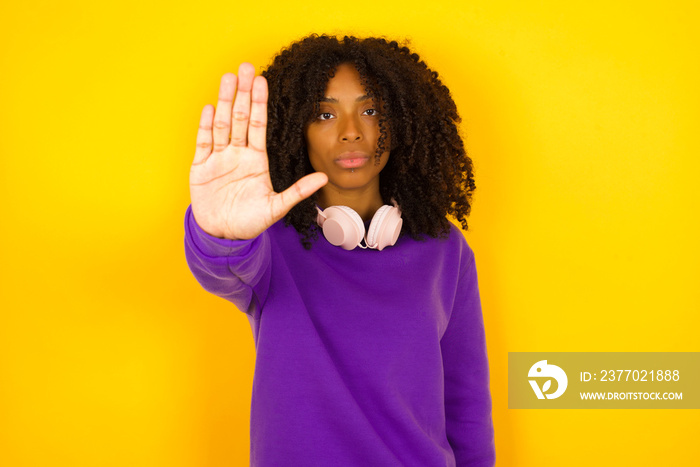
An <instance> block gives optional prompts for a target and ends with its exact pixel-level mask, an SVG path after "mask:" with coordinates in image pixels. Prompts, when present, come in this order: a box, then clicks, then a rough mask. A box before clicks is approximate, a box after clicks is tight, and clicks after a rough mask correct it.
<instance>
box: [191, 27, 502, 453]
mask: <svg viewBox="0 0 700 467" xmlns="http://www.w3.org/2000/svg"><path fill="white" fill-rule="evenodd" d="M254 74H255V73H254V68H253V66H252V65H250V64H246V63H244V64H242V65H241V66H240V68H239V71H238V76H235V75H233V74H226V75H224V76H223V78H222V81H221V88H220V91H219V102H218V105H217V107H216V109H214V108H213V107H212V106H209V105H208V106H206V107H205V108H204V110H203V112H202V117H201V121H200V127H199V132H198V135H197V149H196V152H195V158H194V162H193V164H192V168H191V173H190V193H191V200H192V204H191V206H190V208H188V210H187V214H186V220H185V231H186V237H185V246H186V255H187V260H188V264H189V266H190V269H191V270H192V272H193V274H194V275H195V277H196V278H197V280H198V281H199V282H200V283H201V284H202V286H203V287H204V288H205V289H206V290H208V291H210V292H212V293H214V294H216V295H218V296H220V297H223V298H225V299H227V300H230V301H231V302H233V303H234V304H235V305H236V306H237V307H238V308H239V309H240V310H241V311H243V312H244V313H245V314H246V316H247V317H248V319H249V321H250V325H251V328H252V331H253V337H254V340H255V345H256V365H255V375H254V381H253V395H252V406H251V427H250V435H251V440H250V441H251V457H250V460H251V464H252V465H258V466H346V465H347V466H390V465H391V466H393V465H407V466H422V467H425V466H454V465H459V466H467V465H468V466H492V465H493V464H494V459H495V451H494V434H493V425H492V418H491V396H490V392H489V369H488V361H487V352H486V342H485V335H484V325H483V318H482V313H481V306H480V301H479V292H478V285H477V274H476V269H475V262H474V255H473V253H472V251H471V249H470V248H469V246H468V245H467V244H466V242H465V240H464V236H463V235H462V234H461V233H460V231H459V230H458V229H457V228H456V227H454V226H453V225H452V224H451V223H450V222H449V221H448V220H447V219H446V217H445V216H446V215H451V216H453V217H454V218H456V219H458V220H459V221H460V222H461V224H462V226H463V227H464V228H465V229H466V228H467V223H466V217H467V215H468V214H469V211H470V201H471V194H472V191H473V190H474V181H473V176H472V164H471V160H470V159H469V157H468V156H467V155H466V153H465V150H464V146H463V143H462V140H461V139H460V137H459V134H458V131H457V126H456V124H457V123H458V122H459V116H458V114H457V110H456V107H455V104H454V102H453V100H452V98H451V97H450V93H449V90H448V89H447V88H446V87H445V86H444V85H443V84H442V83H441V82H440V80H439V79H438V74H437V73H435V72H434V71H431V70H430V69H429V68H428V67H427V66H426V65H425V63H424V62H422V61H421V60H420V58H419V57H418V55H416V54H413V53H411V52H410V51H409V50H408V49H407V48H406V47H401V46H399V45H398V44H397V43H396V42H387V41H385V40H384V39H377V38H366V39H357V38H353V37H345V38H343V39H337V38H335V37H328V36H315V35H314V36H310V37H307V38H304V39H303V40H301V41H299V42H296V43H294V44H292V45H291V46H290V47H289V48H287V49H285V50H283V51H282V52H281V53H280V54H279V55H278V56H277V57H276V58H275V59H274V61H273V63H272V65H270V66H269V67H268V68H267V70H265V71H264V72H263V74H262V76H257V77H256V76H254ZM268 86H269V91H268ZM268 93H269V98H268ZM339 206H344V207H339ZM336 245H337V246H336Z"/></svg>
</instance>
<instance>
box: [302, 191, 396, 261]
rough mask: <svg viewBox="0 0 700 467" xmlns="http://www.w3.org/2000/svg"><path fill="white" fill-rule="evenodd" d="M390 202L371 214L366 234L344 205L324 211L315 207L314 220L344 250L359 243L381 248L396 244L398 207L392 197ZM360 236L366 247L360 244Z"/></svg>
mask: <svg viewBox="0 0 700 467" xmlns="http://www.w3.org/2000/svg"><path fill="white" fill-rule="evenodd" d="M391 202H392V204H393V206H389V205H386V204H385V205H384V206H382V207H381V208H379V209H378V210H377V212H375V213H374V216H372V222H370V224H369V231H368V232H367V236H365V224H364V223H363V222H362V218H361V217H360V215H359V214H357V213H356V212H355V211H353V210H352V209H351V208H349V207H347V206H329V207H327V208H326V209H325V210H323V211H321V208H319V207H318V206H316V210H317V211H318V215H317V216H316V223H317V224H318V225H319V226H320V227H322V228H323V236H324V237H326V240H328V241H329V242H330V243H331V244H333V245H335V246H339V247H341V248H343V249H345V250H352V249H354V248H355V247H358V246H359V247H360V248H372V249H375V250H379V251H381V250H383V249H384V248H386V247H388V246H392V245H393V244H394V243H396V240H397V239H398V238H399V233H400V232H401V226H402V225H403V219H401V209H399V206H398V205H397V204H396V201H395V200H394V199H392V200H391ZM363 239H364V241H365V244H366V245H367V246H363V245H362V240H363Z"/></svg>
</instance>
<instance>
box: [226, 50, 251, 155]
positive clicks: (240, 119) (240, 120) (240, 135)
mask: <svg viewBox="0 0 700 467" xmlns="http://www.w3.org/2000/svg"><path fill="white" fill-rule="evenodd" d="M254 77H255V68H253V65H251V64H250V63H241V66H240V67H239V68H238V90H237V92H236V100H235V102H234V103H233V122H232V125H231V144H232V145H233V146H245V145H246V144H247V140H246V134H247V133H248V118H249V117H250V89H251V87H252V86H253V78H254Z"/></svg>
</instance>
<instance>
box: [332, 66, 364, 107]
mask: <svg viewBox="0 0 700 467" xmlns="http://www.w3.org/2000/svg"><path fill="white" fill-rule="evenodd" d="M364 94H366V92H365V88H364V86H362V81H361V79H360V73H358V71H357V69H356V68H355V67H354V66H353V65H351V64H349V63H343V64H341V65H338V68H336V70H335V74H334V76H333V77H332V78H331V79H329V80H328V83H327V84H326V97H332V98H336V99H338V98H340V97H342V96H346V97H347V96H354V97H357V96H361V95H364Z"/></svg>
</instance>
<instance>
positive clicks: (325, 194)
mask: <svg viewBox="0 0 700 467" xmlns="http://www.w3.org/2000/svg"><path fill="white" fill-rule="evenodd" d="M318 205H319V206H320V207H321V209H326V208H327V207H329V206H347V207H349V208H351V209H352V210H353V211H355V212H356V213H357V214H359V215H360V217H361V218H362V220H363V222H367V221H369V220H371V219H372V216H374V213H375V212H377V210H378V209H379V208H381V207H382V206H383V205H384V203H383V202H382V197H381V195H380V194H379V187H378V186H377V187H376V188H371V189H358V190H338V189H336V188H335V187H333V186H329V185H326V186H325V187H323V188H322V189H321V191H320V193H319V197H318Z"/></svg>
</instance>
